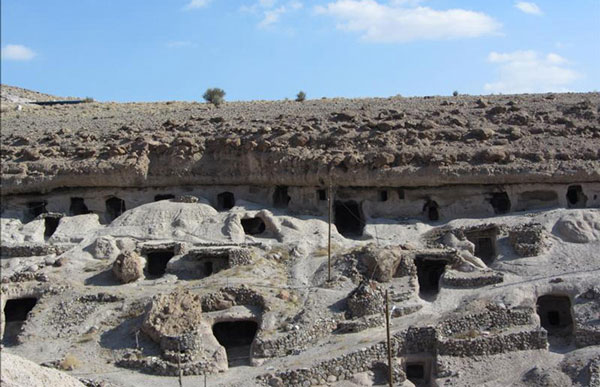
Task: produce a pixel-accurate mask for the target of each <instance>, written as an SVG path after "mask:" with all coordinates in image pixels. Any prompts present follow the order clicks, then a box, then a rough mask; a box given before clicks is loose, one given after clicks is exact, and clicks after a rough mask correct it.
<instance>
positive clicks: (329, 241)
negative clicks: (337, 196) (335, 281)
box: [327, 182, 331, 282]
mask: <svg viewBox="0 0 600 387" xmlns="http://www.w3.org/2000/svg"><path fill="white" fill-rule="evenodd" d="M327 214H328V226H329V230H328V232H327V282H331V182H329V188H328V189H327Z"/></svg>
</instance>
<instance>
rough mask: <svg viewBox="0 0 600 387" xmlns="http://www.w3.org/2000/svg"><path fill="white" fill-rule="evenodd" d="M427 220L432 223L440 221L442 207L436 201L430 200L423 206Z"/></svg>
mask: <svg viewBox="0 0 600 387" xmlns="http://www.w3.org/2000/svg"><path fill="white" fill-rule="evenodd" d="M423 212H425V214H426V216H427V219H429V220H430V221H432V222H435V221H438V220H440V206H439V205H438V204H437V203H436V202H435V201H434V200H428V201H427V202H426V203H425V205H424V206H423Z"/></svg>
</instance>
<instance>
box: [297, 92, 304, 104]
mask: <svg viewBox="0 0 600 387" xmlns="http://www.w3.org/2000/svg"><path fill="white" fill-rule="evenodd" d="M305 99H306V93H305V92H303V91H302V90H300V92H299V93H298V94H296V101H297V102H302V101H304V100H305Z"/></svg>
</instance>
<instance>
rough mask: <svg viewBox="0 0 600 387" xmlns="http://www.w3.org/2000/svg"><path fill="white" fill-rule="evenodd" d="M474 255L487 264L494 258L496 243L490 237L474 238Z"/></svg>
mask: <svg viewBox="0 0 600 387" xmlns="http://www.w3.org/2000/svg"><path fill="white" fill-rule="evenodd" d="M475 256H476V257H479V258H481V260H482V261H483V262H484V263H485V264H487V265H489V264H491V263H492V262H494V259H495V258H496V245H495V242H494V240H493V239H492V238H491V237H480V238H476V239H475Z"/></svg>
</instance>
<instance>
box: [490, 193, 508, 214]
mask: <svg viewBox="0 0 600 387" xmlns="http://www.w3.org/2000/svg"><path fill="white" fill-rule="evenodd" d="M490 204H491V205H492V208H493V209H494V213H495V214H498V215H500V214H506V213H507V212H509V211H510V207H511V205H510V198H509V197H508V194H507V193H506V192H495V193H493V194H492V198H491V199H490Z"/></svg>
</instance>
